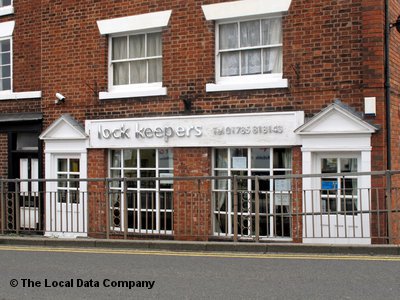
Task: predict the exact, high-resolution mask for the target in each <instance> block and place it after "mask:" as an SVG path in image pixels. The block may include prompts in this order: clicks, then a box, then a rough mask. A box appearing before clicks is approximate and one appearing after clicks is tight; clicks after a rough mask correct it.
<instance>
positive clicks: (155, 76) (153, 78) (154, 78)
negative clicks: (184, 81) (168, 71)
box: [149, 58, 162, 83]
mask: <svg viewBox="0 0 400 300" xmlns="http://www.w3.org/2000/svg"><path fill="white" fill-rule="evenodd" d="M161 81H162V59H161V58H159V59H151V60H149V83H150V82H161Z"/></svg>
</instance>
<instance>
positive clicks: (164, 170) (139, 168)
mask: <svg viewBox="0 0 400 300" xmlns="http://www.w3.org/2000/svg"><path fill="white" fill-rule="evenodd" d="M149 149H150V148H149ZM124 150H131V151H136V167H132V168H131V167H125V166H124ZM141 150H146V149H140V148H132V149H110V151H109V154H108V155H109V162H110V163H109V166H108V171H109V177H110V178H113V176H112V171H117V172H118V171H119V172H120V175H121V178H125V177H126V176H125V174H124V172H125V171H128V172H129V171H134V172H136V176H137V178H138V180H137V181H136V187H128V186H127V187H125V186H124V182H121V183H120V186H118V187H115V186H112V184H110V187H109V190H110V199H109V201H110V203H109V204H110V205H109V208H110V216H111V217H112V213H113V211H114V210H116V209H119V210H120V226H117V225H116V224H112V223H113V222H112V219H111V222H110V224H111V225H110V229H111V230H113V231H124V224H127V227H128V228H127V230H128V232H131V233H141V234H168V235H169V234H172V233H173V226H174V224H173V218H174V216H173V214H174V210H173V191H174V189H173V182H172V179H171V182H169V181H170V179H167V178H168V177H173V172H174V169H173V166H172V168H170V167H167V168H162V167H160V165H159V153H160V151H162V150H168V151H171V154H172V157H173V148H151V149H150V150H155V153H156V157H155V162H156V165H155V167H149V168H145V167H142V166H141V165H140V160H141V158H140V151H141ZM112 151H119V152H120V159H121V164H120V166H119V167H112ZM141 171H154V172H155V177H165V178H166V179H165V181H166V182H168V184H171V186H172V187H171V188H163V187H161V183H162V181H163V180H155V187H142V184H141V180H140V178H141ZM161 174H168V175H167V176H165V175H161ZM125 190H126V191H127V192H128V193H133V194H134V195H135V199H136V204H137V206H136V207H134V208H128V206H127V205H126V204H125V201H127V200H126V199H125V197H124V191H125ZM143 192H144V193H145V192H154V193H155V199H154V202H155V204H156V206H155V207H150V208H149V207H145V208H143V207H141V202H142V199H141V197H142V196H143V195H142V193H143ZM113 193H120V196H119V197H120V198H119V201H120V205H119V208H118V207H117V208H116V207H113V205H112V202H111V200H112V199H111V197H112V195H113ZM162 193H164V195H165V194H167V193H170V195H171V197H172V198H171V201H172V202H171V205H172V207H171V208H161V203H160V195H161V194H162ZM125 207H126V209H127V215H128V213H129V212H133V214H134V215H135V216H134V218H135V220H136V227H135V224H133V227H129V223H128V220H126V221H125V219H124V218H125V216H124V213H123V212H124V209H125ZM141 213H154V214H155V216H156V217H155V220H154V221H155V224H154V225H155V227H156V228H155V229H145V228H143V226H145V225H143V224H142V223H141V222H142V220H141V216H140V215H141ZM161 214H164V216H166V215H167V214H170V217H171V222H172V223H171V226H172V228H171V230H167V229H166V228H164V229H162V228H161V227H162V226H161V225H162V224H161Z"/></svg>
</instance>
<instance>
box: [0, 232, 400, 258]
mask: <svg viewBox="0 0 400 300" xmlns="http://www.w3.org/2000/svg"><path fill="white" fill-rule="evenodd" d="M1 245H13V246H36V247H60V248H79V247H81V248H101V249H131V250H157V251H196V252H241V253H288V254H293V253H296V254H321V255H322V254H337V255H371V256H400V245H331V244H326V245H319V244H318V245H316V244H298V243H276V242H274V243H267V242H265V243H264V242H260V243H255V242H236V243H235V242H199V241H193V242H192V241H171V240H168V241H167V240H118V239H108V240H106V239H95V238H76V239H67V238H48V237H37V236H12V235H3V236H0V246H1Z"/></svg>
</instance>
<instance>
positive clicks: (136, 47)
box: [129, 34, 145, 58]
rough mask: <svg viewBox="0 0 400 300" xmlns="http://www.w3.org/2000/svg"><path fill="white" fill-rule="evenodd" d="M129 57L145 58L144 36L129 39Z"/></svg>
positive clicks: (134, 36) (132, 36)
mask: <svg viewBox="0 0 400 300" xmlns="http://www.w3.org/2000/svg"><path fill="white" fill-rule="evenodd" d="M129 57H130V58H138V57H145V35H144V34H140V35H131V36H130V37H129Z"/></svg>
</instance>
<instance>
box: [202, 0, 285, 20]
mask: <svg viewBox="0 0 400 300" xmlns="http://www.w3.org/2000/svg"><path fill="white" fill-rule="evenodd" d="M291 3H292V0H242V1H231V2H224V3H218V4H209V5H202V9H203V13H204V15H205V17H206V20H208V21H209V20H222V19H229V18H238V17H247V16H257V15H264V14H273V13H282V12H286V11H288V10H289V7H290V4H291Z"/></svg>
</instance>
